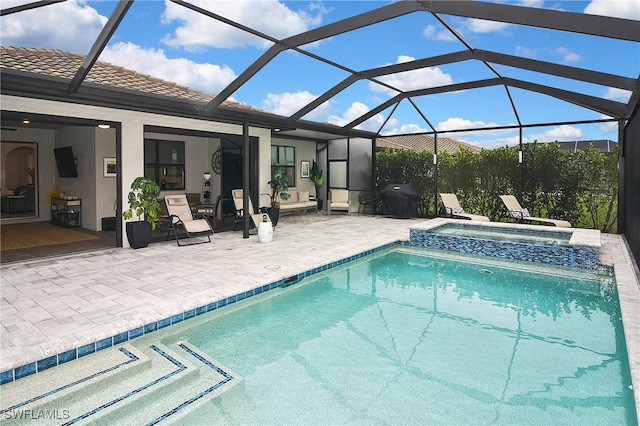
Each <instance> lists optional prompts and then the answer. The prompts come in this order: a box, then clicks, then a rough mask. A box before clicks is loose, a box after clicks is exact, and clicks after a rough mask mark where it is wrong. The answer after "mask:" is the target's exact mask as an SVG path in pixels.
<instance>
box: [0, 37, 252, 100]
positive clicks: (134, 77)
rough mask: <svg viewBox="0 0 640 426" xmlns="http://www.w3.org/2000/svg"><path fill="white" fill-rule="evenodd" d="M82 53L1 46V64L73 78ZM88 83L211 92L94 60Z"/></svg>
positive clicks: (183, 93) (179, 93)
mask: <svg viewBox="0 0 640 426" xmlns="http://www.w3.org/2000/svg"><path fill="white" fill-rule="evenodd" d="M83 60H84V56H82V55H77V54H75V53H69V52H64V51H61V50H53V49H34V48H22V47H8V46H1V47H0V67H2V68H6V69H12V70H17V71H25V72H31V73H37V74H43V75H49V76H54V77H61V78H66V79H69V80H71V79H73V77H74V76H75V74H76V72H77V71H78V69H79V68H80V66H81V65H82V61H83ZM85 81H87V82H91V83H95V84H101V85H106V86H111V87H116V88H121V89H128V90H135V91H139V92H145V93H150V94H157V95H164V96H171V97H176V98H181V99H187V100H193V101H200V102H209V101H211V100H212V99H213V97H214V96H213V95H211V94H209V93H205V92H201V91H198V90H193V89H190V88H188V87H186V86H180V85H178V84H175V83H171V82H169V81H165V80H161V79H159V78H155V77H151V76H150V75H146V74H141V73H138V72H135V71H132V70H128V69H126V68H122V67H119V66H115V65H112V64H110V63H107V62H101V61H96V63H95V64H94V65H93V67H92V68H91V71H89V74H88V75H87V77H86V80H85ZM223 105H225V106H229V107H235V108H242V109H252V110H255V108H251V107H250V106H248V105H244V104H240V103H238V102H233V101H225V102H224V103H223Z"/></svg>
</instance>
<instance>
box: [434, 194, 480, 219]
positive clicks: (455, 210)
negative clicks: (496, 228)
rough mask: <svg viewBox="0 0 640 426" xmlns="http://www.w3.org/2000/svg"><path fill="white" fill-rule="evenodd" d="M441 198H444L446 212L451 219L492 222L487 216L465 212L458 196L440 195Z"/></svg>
mask: <svg viewBox="0 0 640 426" xmlns="http://www.w3.org/2000/svg"><path fill="white" fill-rule="evenodd" d="M440 198H442V204H443V205H444V211H445V212H446V213H447V214H448V215H449V216H451V217H454V218H463V219H471V220H479V221H482V222H490V220H489V218H488V217H487V216H482V215H479V214H471V213H467V212H465V211H464V209H463V208H462V206H461V205H460V202H459V201H458V197H457V196H456V194H444V193H440Z"/></svg>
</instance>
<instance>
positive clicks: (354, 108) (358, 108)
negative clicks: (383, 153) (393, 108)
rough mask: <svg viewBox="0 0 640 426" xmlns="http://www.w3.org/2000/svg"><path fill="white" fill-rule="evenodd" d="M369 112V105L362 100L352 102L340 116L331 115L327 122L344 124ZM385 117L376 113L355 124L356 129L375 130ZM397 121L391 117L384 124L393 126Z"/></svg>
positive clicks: (338, 124)
mask: <svg viewBox="0 0 640 426" xmlns="http://www.w3.org/2000/svg"><path fill="white" fill-rule="evenodd" d="M367 112H369V107H368V106H366V105H365V104H363V103H362V102H353V103H352V104H351V106H350V107H349V108H348V109H347V110H346V111H345V113H344V114H343V115H342V116H338V115H331V116H329V118H328V119H327V122H329V123H331V124H335V125H336V126H344V125H347V124H349V123H351V122H352V121H353V120H355V119H356V118H358V117H360V116H362V115H364V114H366V113H367ZM384 120H385V117H384V116H383V115H382V114H376V115H374V116H373V117H371V118H370V119H368V120H367V121H365V122H363V123H361V124H360V125H358V126H356V129H361V130H368V131H371V132H377V131H378V130H379V129H380V127H381V126H382V124H383V123H384ZM396 123H397V122H396V121H395V120H393V119H391V120H389V121H388V122H387V124H386V125H391V126H394V125H395V124H396Z"/></svg>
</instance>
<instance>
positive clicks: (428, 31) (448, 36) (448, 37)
mask: <svg viewBox="0 0 640 426" xmlns="http://www.w3.org/2000/svg"><path fill="white" fill-rule="evenodd" d="M422 35H423V36H425V37H426V38H427V39H428V40H436V41H457V40H458V39H457V38H456V37H455V36H454V35H453V34H452V33H451V32H450V31H449V30H447V29H445V28H439V27H436V26H435V25H431V24H429V25H427V26H426V27H425V28H424V30H422Z"/></svg>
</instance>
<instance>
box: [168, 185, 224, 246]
mask: <svg viewBox="0 0 640 426" xmlns="http://www.w3.org/2000/svg"><path fill="white" fill-rule="evenodd" d="M164 202H165V204H166V206H167V213H168V214H169V221H170V223H171V230H172V231H173V235H174V236H175V238H176V243H177V244H178V245H179V246H186V245H192V244H201V243H210V242H211V236H212V235H213V228H212V227H211V224H210V223H209V221H208V220H207V218H206V217H201V218H197V217H194V216H193V213H192V212H191V207H189V202H188V201H187V196H186V195H185V194H178V195H167V196H165V197H164ZM179 229H182V230H183V231H184V233H185V234H186V235H187V237H188V238H196V237H203V236H206V237H207V240H206V241H205V240H202V239H196V240H194V241H193V242H191V243H188V244H180V238H179V236H178V230H179ZM168 238H169V236H168V234H167V239H168Z"/></svg>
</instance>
